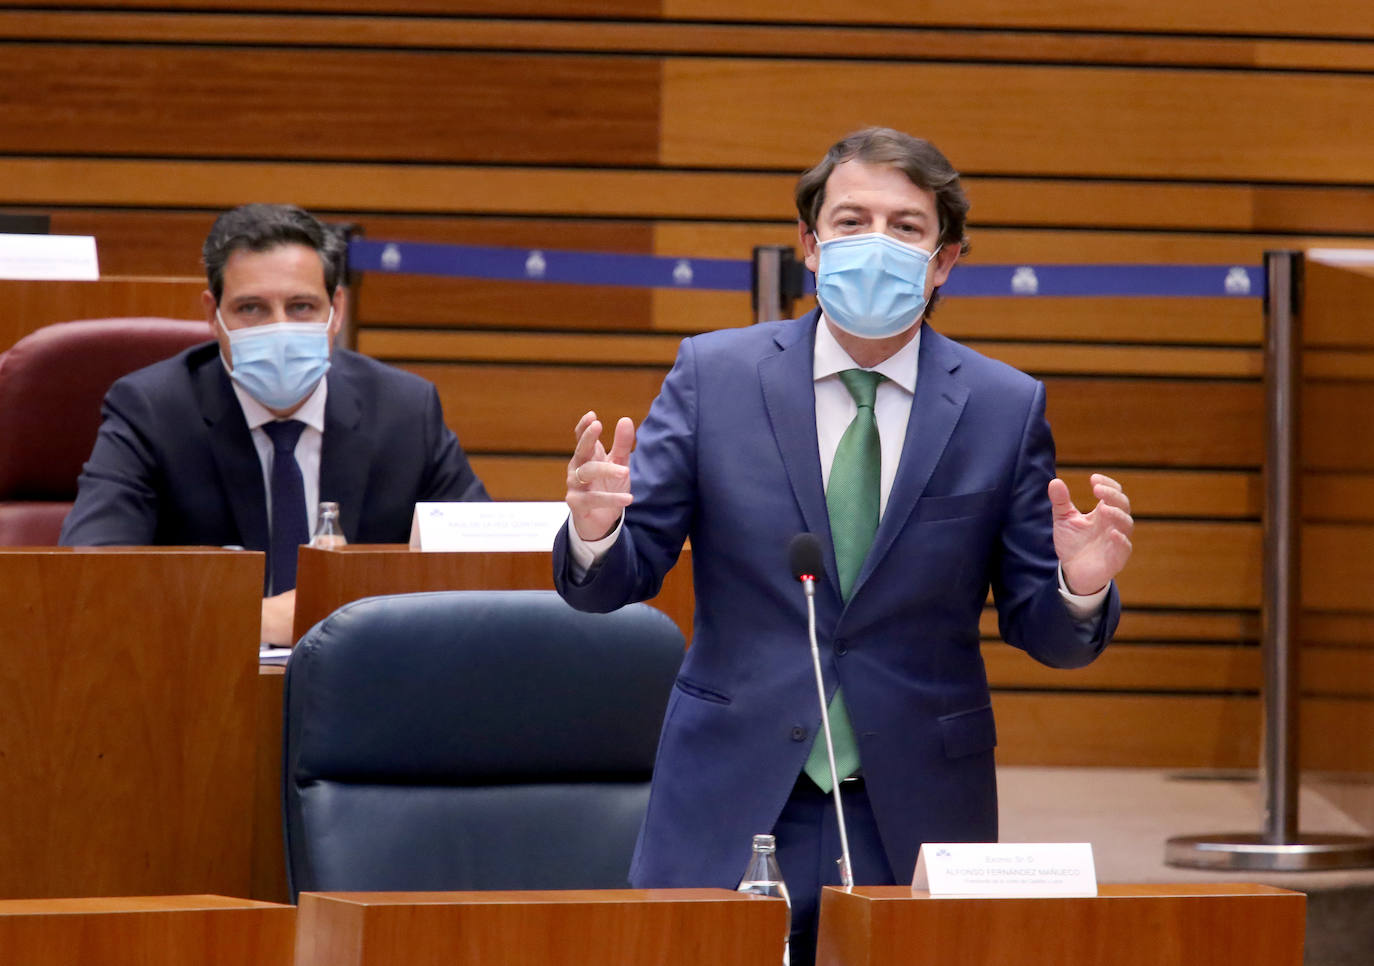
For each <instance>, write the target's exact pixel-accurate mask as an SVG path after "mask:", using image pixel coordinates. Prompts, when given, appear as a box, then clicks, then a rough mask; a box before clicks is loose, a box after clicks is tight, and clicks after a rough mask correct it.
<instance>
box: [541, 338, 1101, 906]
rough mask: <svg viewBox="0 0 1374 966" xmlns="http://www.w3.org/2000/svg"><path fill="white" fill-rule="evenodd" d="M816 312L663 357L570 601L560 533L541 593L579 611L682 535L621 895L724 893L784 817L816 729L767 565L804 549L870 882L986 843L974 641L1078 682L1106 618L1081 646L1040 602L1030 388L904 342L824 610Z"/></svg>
mask: <svg viewBox="0 0 1374 966" xmlns="http://www.w3.org/2000/svg"><path fill="white" fill-rule="evenodd" d="M816 321H817V314H816V313H814V312H813V313H812V314H811V315H810V316H808V317H806V318H805V319H801V320H794V321H788V322H777V323H769V324H766V325H756V326H751V327H749V328H747V329H736V330H729V331H723V332H715V333H710V334H707V335H703V336H698V337H695V338H691V339H688V340H686V341H684V342H683V344H682V348H681V349H680V351H679V353H678V357H677V362H676V364H675V365H674V366H673V369H672V371H671V372H670V373H669V374H668V376H667V378H666V379H665V380H664V383H663V388H662V391H661V392H660V394H659V397H658V398H657V399H656V400H655V402H654V404H653V407H652V408H651V410H650V412H649V416H648V418H647V419H646V420H645V421H644V424H643V425H642V426H641V427H640V430H639V433H638V437H637V445H636V449H635V451H634V454H633V457H632V461H631V480H632V487H633V492H634V503H633V504H632V505H631V506H630V507H629V509H628V510H627V511H626V514H625V525H624V527H623V528H622V530H621V535H620V538H619V539H618V540H617V542H616V543H615V545H614V546H613V547H612V549H611V550H610V551H609V553H608V554H607V555H606V556H605V557H604V558H603V559H602V561H601V562H600V563H599V564H598V565H597V566H596V567H595V568H594V569H593V571H592V572H591V573H590V574H588V575H587V576H586V578H585V580H584V581H583V582H582V583H581V584H575V583H573V581H572V580H571V577H570V572H569V570H568V556H567V533H566V529H565V530H564V532H563V533H562V534H560V536H559V538H558V541H557V544H556V546H555V559H554V568H555V580H556V582H557V585H558V588H559V590H560V592H561V593H562V594H563V596H564V597H565V598H566V599H567V600H568V601H569V602H570V603H572V604H573V605H574V606H576V607H578V608H581V609H585V610H596V611H606V610H612V609H614V608H616V607H619V606H621V605H622V604H624V603H626V602H628V601H633V600H640V599H643V598H646V597H649V596H652V595H653V594H654V593H655V592H656V591H657V589H658V587H659V584H660V581H661V580H662V577H663V574H664V573H665V572H666V571H667V570H668V568H670V567H671V566H672V565H673V563H674V561H675V560H676V559H677V555H678V553H679V551H680V549H681V547H682V543H683V540H684V539H685V538H687V537H690V538H691V541H692V563H693V567H694V579H695V586H696V623H695V631H694V633H693V639H692V646H691V648H690V650H689V651H688V653H687V657H686V660H685V661H684V663H683V666H682V670H681V674H680V676H679V677H678V680H677V686H676V688H675V690H674V693H673V695H672V697H671V699H670V701H669V705H668V710H667V714H666V718H665V721H664V727H663V734H662V737H661V740H660V745H659V752H658V761H657V764H656V767H655V770H654V782H653V791H652V795H651V798H650V802H649V810H648V814H647V816H646V819H645V825H644V830H643V833H642V835H641V838H640V843H639V848H638V850H637V854H636V857H635V863H634V866H633V868H632V872H631V881H632V882H633V883H634V884H635V885H636V886H641V887H644V886H722V887H732V886H734V884H735V883H736V882H737V881H738V879H739V875H740V873H741V871H742V870H743V867H744V862H745V859H746V858H747V857H748V851H749V842H750V836H752V835H754V834H755V833H758V832H767V831H769V830H771V829H772V828H773V825H774V822H775V820H776V819H777V817H778V814H779V812H780V811H781V810H782V807H783V804H784V803H785V802H786V800H787V798H788V795H789V794H790V792H791V789H792V786H793V784H794V783H795V781H796V779H797V776H798V774H799V773H800V770H801V767H802V763H803V762H804V761H805V759H806V756H807V753H808V752H809V750H810V747H811V743H812V741H813V740H814V738H815V735H816V731H817V729H818V728H819V727H820V710H819V708H818V706H817V700H816V687H815V682H814V678H813V674H812V670H811V662H810V659H809V653H808V651H809V647H808V644H807V636H806V607H805V601H804V598H803V595H802V591H801V588H800V587H799V586H798V585H797V583H796V581H794V580H793V579H792V576H791V573H790V569H789V567H788V561H787V546H788V543H789V541H790V540H791V538H792V537H793V536H794V535H795V534H797V533H799V532H802V531H810V532H811V533H814V534H816V535H817V537H818V538H819V539H820V541H821V544H822V546H823V547H824V548H825V554H826V560H825V574H824V577H823V579H822V580H821V581H820V584H819V586H818V588H817V595H816V611H817V615H816V616H817V623H818V627H817V635H818V638H819V641H820V645H821V652H822V663H823V669H824V673H825V677H826V684H827V691H828V692H829V693H831V694H833V690H834V688H835V686H836V684H837V683H840V684H842V685H843V686H844V692H845V696H846V705H847V707H848V709H849V714H850V718H851V720H852V722H853V724H854V730H855V734H856V736H857V738H858V742H859V749H860V757H861V760H862V766H863V772H864V779H865V782H866V785H867V788H868V792H869V797H870V799H871V801H872V805H873V810H874V814H875V817H876V819H877V822H878V827H879V831H880V833H881V836H882V840H883V844H884V848H885V850H886V852H887V856H888V860H889V862H890V864H891V867H892V870H893V872H894V874H895V875H896V877H897V880H898V881H903V880H907V879H909V878H910V876H911V873H912V870H913V867H914V865H915V861H916V852H917V850H918V848H919V846H920V844H921V843H922V842H927V841H928V842H940V841H995V840H996V838H997V798H996V781H995V774H994V761H993V747H994V745H995V744H996V733H995V730H994V727H993V718H992V708H991V704H990V696H989V692H988V684H987V676H986V673H985V671H984V668H983V660H982V656H981V653H980V650H979V630H978V620H979V615H980V614H981V613H982V610H983V606H984V602H985V600H986V598H987V594H988V589H989V586H991V589H992V592H993V594H994V597H995V601H996V605H997V611H998V616H999V619H1000V626H1001V632H1002V636H1003V637H1004V638H1005V639H1006V640H1007V642H1009V643H1010V644H1013V645H1015V646H1016V647H1020V648H1023V649H1025V650H1027V651H1028V652H1030V654H1031V655H1033V656H1034V657H1035V658H1036V659H1038V660H1040V661H1042V662H1044V663H1046V664H1049V665H1053V666H1058V667H1073V666H1077V665H1081V664H1085V663H1087V662H1088V661H1091V660H1092V659H1093V658H1094V657H1095V656H1096V655H1097V654H1098V652H1099V651H1101V649H1102V648H1103V647H1104V646H1105V645H1106V642H1107V640H1108V638H1109V637H1110V635H1111V633H1112V631H1113V630H1114V628H1115V625H1116V621H1117V618H1118V615H1119V613H1120V603H1119V600H1118V598H1117V596H1116V592H1115V590H1114V589H1113V590H1112V591H1111V593H1110V595H1109V599H1108V605H1107V609H1106V613H1105V615H1104V616H1103V619H1102V620H1101V621H1100V623H1099V624H1098V625H1097V626H1095V627H1092V628H1089V629H1088V630H1087V631H1085V630H1084V629H1083V628H1082V627H1080V626H1078V624H1076V623H1075V621H1074V620H1073V619H1071V617H1070V615H1069V613H1068V611H1067V609H1066V607H1065V605H1064V602H1063V600H1062V598H1061V597H1060V594H1059V590H1058V578H1057V566H1058V561H1057V558H1056V557H1055V553H1054V547H1053V541H1052V535H1051V524H1052V516H1051V510H1050V502H1049V497H1048V495H1047V494H1046V486H1047V484H1048V483H1049V481H1050V479H1051V478H1052V477H1053V474H1054V444H1053V441H1052V439H1051V436H1050V430H1049V426H1048V424H1047V423H1046V422H1045V417H1044V411H1045V393H1044V387H1043V386H1042V385H1041V384H1040V383H1039V382H1037V381H1035V380H1033V379H1031V378H1030V377H1029V376H1026V375H1024V374H1023V373H1020V372H1017V371H1016V370H1014V369H1011V368H1009V367H1008V366H1005V365H1002V364H1001V363H998V362H994V361H992V360H990V359H987V358H985V357H984V356H981V355H979V354H978V353H976V352H973V351H972V350H970V349H968V348H965V347H964V346H961V345H959V344H958V343H955V342H952V341H950V340H949V339H946V338H944V337H943V336H941V335H940V334H939V333H937V332H935V331H933V330H931V329H930V328H929V327H927V328H926V330H925V331H924V332H923V333H922V336H921V345H920V352H919V354H918V369H917V373H918V374H917V381H916V396H915V400H914V402H913V408H912V412H911V418H910V422H909V424H908V427H907V434H906V439H905V443H904V447H903V450H902V457H901V461H900V465H899V467H898V470H897V476H896V480H895V481H894V484H893V487H892V492H891V494H890V495H889V499H888V504H887V508H886V510H885V512H884V513H883V517H882V520H881V522H880V524H879V527H878V532H877V535H876V537H875V539H874V543H873V547H872V549H871V551H870V552H869V556H868V559H867V560H866V561H865V563H864V566H863V569H862V571H861V572H860V574H859V577H858V579H857V582H856V584H855V587H854V591H853V593H852V595H851V598H850V600H849V602H848V604H846V603H845V602H844V601H842V600H841V598H840V595H839V592H838V590H837V586H838V585H837V583H836V577H835V574H836V570H835V558H834V551H833V548H832V544H831V539H830V524H829V517H828V513H827V510H826V504H825V493H824V489H823V486H822V482H821V467H820V458H819V455H818V454H819V444H818V442H817V438H816V418H815V393H814V385H813V378H812V357H813V345H814V334H815V327H816Z"/></svg>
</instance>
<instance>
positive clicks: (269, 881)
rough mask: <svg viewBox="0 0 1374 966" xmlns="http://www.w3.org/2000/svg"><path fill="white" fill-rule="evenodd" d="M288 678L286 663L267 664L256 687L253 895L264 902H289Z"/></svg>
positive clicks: (254, 691)
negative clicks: (285, 796) (285, 800)
mask: <svg viewBox="0 0 1374 966" xmlns="http://www.w3.org/2000/svg"><path fill="white" fill-rule="evenodd" d="M285 683H286V668H285V667H283V666H281V665H263V666H261V667H259V668H258V677H257V680H256V681H255V682H254V686H253V697H254V700H255V702H256V703H257V710H258V729H257V737H256V740H255V741H254V743H253V751H254V776H253V842H252V850H253V861H252V871H253V882H252V885H251V886H250V889H251V891H250V892H249V895H250V896H252V897H253V898H254V899H261V900H263V901H265V902H287V903H289V902H290V901H291V890H290V889H288V888H287V881H286V845H285V842H284V840H283V837H282V836H283V832H282V821H283V818H282V790H281V774H282V709H283V707H284V704H283V701H284V695H285Z"/></svg>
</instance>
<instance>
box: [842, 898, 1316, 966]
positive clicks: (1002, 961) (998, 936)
mask: <svg viewBox="0 0 1374 966" xmlns="http://www.w3.org/2000/svg"><path fill="white" fill-rule="evenodd" d="M1306 908H1307V897H1306V896H1304V895H1303V894H1302V893H1301V892H1289V891H1287V890H1285V889H1276V888H1274V887H1272V886H1263V885H1253V884H1248V883H1190V884H1187V885H1172V884H1158V883H1154V884H1140V885H1103V886H1100V887H1099V894H1098V895H1097V896H1096V897H1092V898H1073V897H1055V898H1021V897H1015V898H933V897H932V896H931V895H930V894H929V893H926V892H913V891H912V890H911V889H910V888H909V887H907V886H855V887H854V888H853V889H852V891H846V890H843V889H838V888H833V887H831V888H827V889H825V890H824V892H823V893H822V895H821V929H820V937H819V943H818V947H817V953H816V964H817V966H946V964H949V963H958V964H959V966H1044V964H1047V963H1053V964H1054V966H1102V964H1104V963H1110V964H1111V966H1215V964H1217V963H1244V964H1245V966H1301V964H1302V953H1303V937H1304V934H1305V928H1306V919H1305V915H1306Z"/></svg>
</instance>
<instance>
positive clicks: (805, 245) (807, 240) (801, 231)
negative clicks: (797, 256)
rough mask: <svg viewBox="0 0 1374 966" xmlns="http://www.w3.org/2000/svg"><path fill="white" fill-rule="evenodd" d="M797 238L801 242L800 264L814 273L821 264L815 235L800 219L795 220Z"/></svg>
mask: <svg viewBox="0 0 1374 966" xmlns="http://www.w3.org/2000/svg"><path fill="white" fill-rule="evenodd" d="M797 238H798V240H799V241H800V242H801V249H802V262H803V263H804V264H805V265H806V267H807V268H809V269H811V271H813V272H814V271H815V270H816V269H817V268H818V267H819V266H820V263H821V260H820V255H819V253H818V252H817V246H818V243H817V241H816V233H815V232H813V231H812V230H811V229H810V228H808V227H807V225H806V222H804V221H802V220H801V219H800V218H798V219H797Z"/></svg>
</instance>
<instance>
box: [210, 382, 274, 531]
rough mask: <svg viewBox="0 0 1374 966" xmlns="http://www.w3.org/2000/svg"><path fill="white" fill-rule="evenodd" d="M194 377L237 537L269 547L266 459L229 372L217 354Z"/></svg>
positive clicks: (211, 447)
mask: <svg viewBox="0 0 1374 966" xmlns="http://www.w3.org/2000/svg"><path fill="white" fill-rule="evenodd" d="M195 380H196V394H197V396H198V398H199V401H200V411H201V415H202V416H203V417H204V419H205V425H206V430H207V432H208V433H209V437H210V451H211V453H212V454H213V455H214V459H215V465H216V466H217V467H218V469H219V478H220V480H221V481H222V482H223V484H224V490H225V496H226V498H227V499H228V501H229V508H230V510H231V512H232V513H233V515H234V524H235V526H237V527H238V532H239V539H240V540H241V541H243V546H245V547H247V548H248V549H249V550H266V549H267V543H268V535H267V534H268V530H267V491H266V488H265V487H264V485H263V481H262V462H261V461H260V460H259V459H258V451H257V448H256V447H255V446H254V445H253V435H252V433H251V432H250V431H249V429H248V423H247V421H246V420H244V418H243V407H242V406H240V405H239V401H238V397H236V396H235V395H234V388H233V385H232V383H230V381H229V374H228V373H227V372H226V371H225V370H224V365H223V363H221V362H220V360H219V357H218V356H215V357H214V358H213V359H212V360H211V361H209V362H207V363H206V364H205V365H203V366H201V367H200V369H199V370H198V371H197V372H196V374H195Z"/></svg>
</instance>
